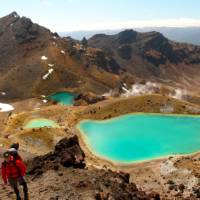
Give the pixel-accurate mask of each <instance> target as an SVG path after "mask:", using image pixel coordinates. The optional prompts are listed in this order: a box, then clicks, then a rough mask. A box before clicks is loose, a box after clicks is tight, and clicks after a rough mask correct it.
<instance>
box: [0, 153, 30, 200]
mask: <svg viewBox="0 0 200 200" xmlns="http://www.w3.org/2000/svg"><path fill="white" fill-rule="evenodd" d="M3 156H4V162H3V163H2V168H1V170H2V178H3V181H4V184H5V185H7V183H8V182H9V184H10V186H11V187H12V188H13V190H14V192H15V194H16V200H21V197H20V193H19V189H18V183H19V184H20V185H22V186H23V192H24V200H28V187H27V183H26V181H25V179H24V176H25V174H26V165H25V164H24V163H23V161H22V160H17V159H14V157H13V156H12V155H10V152H8V151H7V152H5V153H4V155H3Z"/></svg>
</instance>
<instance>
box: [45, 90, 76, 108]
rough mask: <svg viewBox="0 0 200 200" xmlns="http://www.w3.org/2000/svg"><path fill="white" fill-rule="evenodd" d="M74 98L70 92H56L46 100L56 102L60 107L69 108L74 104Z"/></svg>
mask: <svg viewBox="0 0 200 200" xmlns="http://www.w3.org/2000/svg"><path fill="white" fill-rule="evenodd" d="M75 98H76V94H74V93H71V92H57V93H55V94H53V95H51V96H49V97H48V99H51V100H53V101H56V102H58V103H60V104H62V105H68V106H71V105H73V104H74V99H75Z"/></svg>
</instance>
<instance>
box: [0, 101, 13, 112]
mask: <svg viewBox="0 0 200 200" xmlns="http://www.w3.org/2000/svg"><path fill="white" fill-rule="evenodd" d="M12 110H14V107H13V106H12V105H10V104H6V103H0V112H9V111H12Z"/></svg>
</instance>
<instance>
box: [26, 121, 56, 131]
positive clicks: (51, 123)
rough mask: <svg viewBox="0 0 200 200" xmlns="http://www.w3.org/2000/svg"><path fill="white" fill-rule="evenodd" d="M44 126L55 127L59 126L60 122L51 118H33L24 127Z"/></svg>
mask: <svg viewBox="0 0 200 200" xmlns="http://www.w3.org/2000/svg"><path fill="white" fill-rule="evenodd" d="M42 127H50V128H55V127H58V124H57V123H56V122H54V121H52V120H49V119H33V120H30V121H29V122H28V123H26V124H25V126H24V128H25V129H27V128H42Z"/></svg>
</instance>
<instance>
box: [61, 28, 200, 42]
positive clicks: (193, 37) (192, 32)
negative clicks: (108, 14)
mask: <svg viewBox="0 0 200 200" xmlns="http://www.w3.org/2000/svg"><path fill="white" fill-rule="evenodd" d="M134 30H135V31H138V32H149V31H157V32H160V33H162V34H163V35H164V36H165V37H167V38H168V39H170V40H174V41H177V42H185V43H190V44H195V45H200V27H186V28H177V27H173V28H171V27H148V28H134ZM121 31H123V29H119V30H98V31H75V32H62V33H59V34H60V35H61V36H70V37H72V38H74V39H78V40H81V39H82V38H83V37H86V38H90V37H92V36H93V35H95V34H99V33H104V34H108V35H113V34H116V33H119V32H121Z"/></svg>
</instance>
